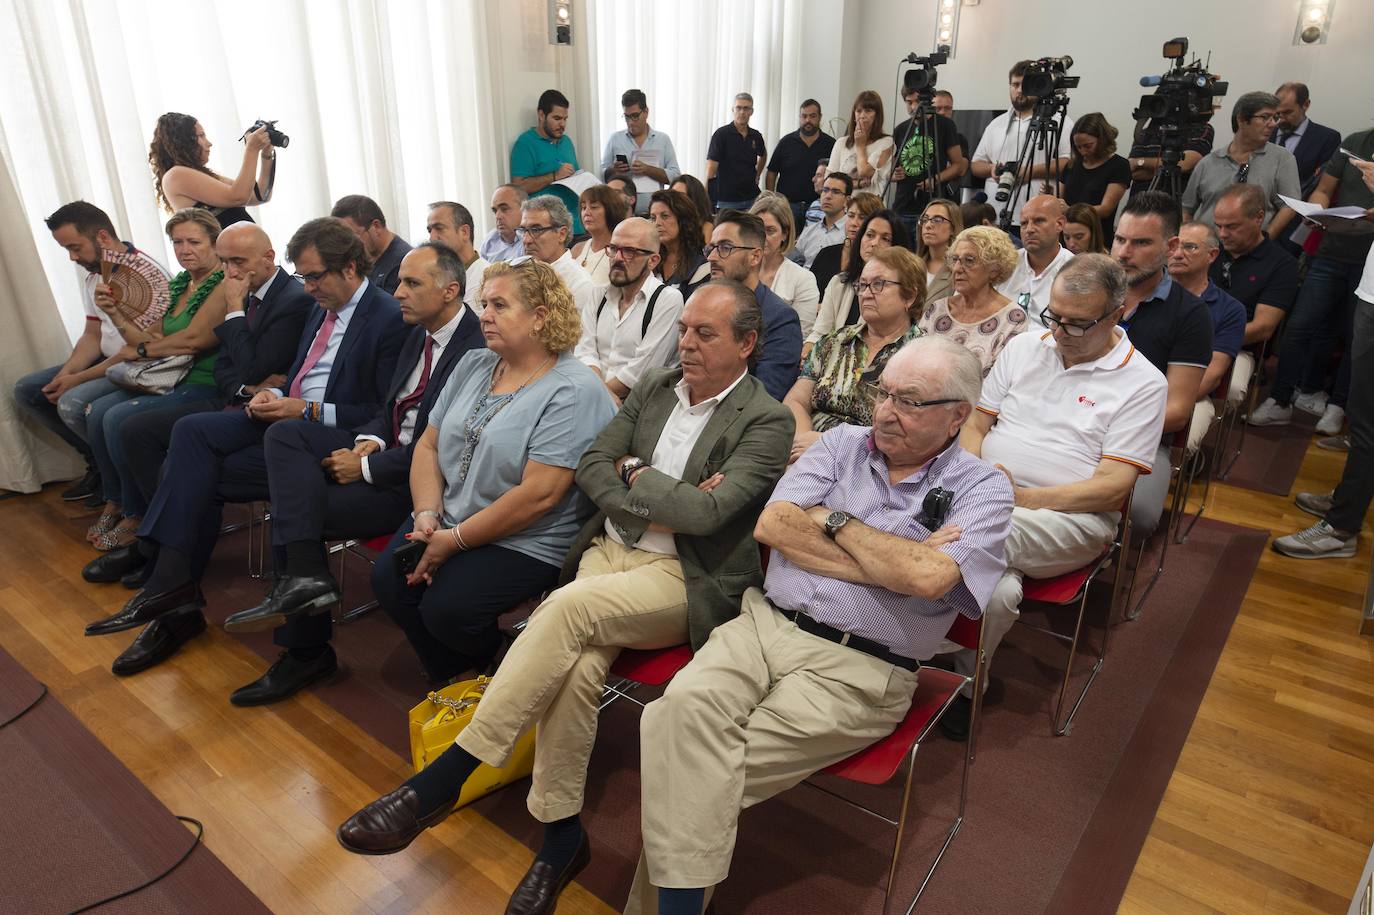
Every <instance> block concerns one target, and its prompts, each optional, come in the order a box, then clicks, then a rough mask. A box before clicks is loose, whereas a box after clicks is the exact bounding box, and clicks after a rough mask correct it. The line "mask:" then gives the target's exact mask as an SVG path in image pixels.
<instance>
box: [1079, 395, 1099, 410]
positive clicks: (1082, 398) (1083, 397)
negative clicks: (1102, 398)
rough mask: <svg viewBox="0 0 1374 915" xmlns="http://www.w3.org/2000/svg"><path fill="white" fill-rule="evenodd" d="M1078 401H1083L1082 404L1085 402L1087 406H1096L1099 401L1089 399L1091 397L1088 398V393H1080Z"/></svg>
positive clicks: (1084, 404)
mask: <svg viewBox="0 0 1374 915" xmlns="http://www.w3.org/2000/svg"><path fill="white" fill-rule="evenodd" d="M1078 402H1079V403H1081V404H1083V406H1085V407H1095V406H1097V401H1095V400H1089V399H1088V396H1087V395H1086V394H1079V395H1078Z"/></svg>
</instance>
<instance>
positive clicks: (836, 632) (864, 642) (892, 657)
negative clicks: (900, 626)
mask: <svg viewBox="0 0 1374 915" xmlns="http://www.w3.org/2000/svg"><path fill="white" fill-rule="evenodd" d="M782 615H783V616H785V617H787V618H788V619H789V620H791V621H792V622H794V623H796V624H797V628H798V629H800V630H801V631H802V632H807V633H810V634H811V635H814V636H818V637H820V638H822V639H825V640H826V641H827V642H838V643H839V644H841V645H843V646H844V647H846V648H853V649H854V650H855V651H862V652H863V653H864V654H866V655H868V656H869V657H874V658H877V659H878V660H879V661H886V662H887V663H889V664H891V665H893V666H894V667H900V668H902V669H903V670H910V671H913V672H914V671H917V670H920V669H921V662H920V661H917V660H916V659H915V658H908V657H906V656H905V655H900V654H896V653H895V652H893V651H892V650H891V649H889V648H888V647H887V646H886V645H882V644H879V643H878V642H875V641H873V640H872V639H866V638H864V637H863V636H858V635H853V634H852V633H848V632H845V631H844V630H843V629H836V628H835V627H834V626H827V625H826V624H825V623H822V622H820V621H818V620H816V619H814V618H813V617H810V616H807V615H806V614H805V613H802V612H801V611H799V610H784V611H782Z"/></svg>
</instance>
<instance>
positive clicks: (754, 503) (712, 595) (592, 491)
mask: <svg viewBox="0 0 1374 915" xmlns="http://www.w3.org/2000/svg"><path fill="white" fill-rule="evenodd" d="M681 380H682V370H681V369H658V370H655V371H653V372H649V373H648V374H646V375H645V376H644V377H643V378H641V379H640V381H639V383H638V384H636V385H635V386H634V390H633V391H631V392H630V396H629V397H627V398H626V399H625V404H624V406H622V407H621V408H620V412H619V413H617V414H616V416H615V418H614V419H612V420H611V422H610V424H609V425H607V426H606V428H604V429H602V430H601V434H600V435H599V436H597V439H596V441H595V442H594V443H592V446H591V448H589V449H588V450H587V452H586V454H584V455H582V461H581V463H580V464H578V467H577V477H576V479H577V485H578V486H579V487H580V488H581V489H582V491H583V492H584V493H586V495H587V496H588V498H590V499H591V500H592V501H593V502H595V503H596V506H597V508H598V509H600V511H598V512H597V514H596V516H595V517H593V518H592V519H591V520H590V521H589V522H587V525H586V526H585V527H584V528H583V529H582V532H581V534H580V535H579V536H578V539H577V541H576V542H575V543H574V544H573V547H572V549H571V550H570V551H569V552H568V559H567V561H566V562H565V564H564V566H563V580H564V581H570V580H572V578H574V577H575V576H576V574H577V564H578V562H579V561H580V559H581V557H582V553H583V551H584V550H586V549H587V546H588V544H590V543H591V541H592V539H593V538H595V537H597V536H599V535H601V534H604V533H605V522H606V520H607V519H608V518H609V519H610V522H611V524H612V525H614V527H615V530H616V532H617V533H618V534H620V537H621V539H623V540H624V541H625V543H627V544H629V545H630V546H634V545H635V544H636V543H638V542H639V538H640V537H641V536H643V534H644V532H645V530H647V529H648V527H649V524H650V523H652V522H657V523H659V524H661V525H663V526H664V527H666V528H669V529H670V530H672V531H674V532H675V536H674V538H673V539H674V540H675V541H676V543H677V551H678V559H679V561H681V563H682V572H683V579H684V581H685V583H686V586H687V622H688V632H689V633H690V635H691V640H692V649H693V650H696V649H697V648H700V647H701V646H702V645H703V644H705V642H706V637H707V636H709V635H710V634H711V630H712V629H714V628H715V627H716V626H718V625H719V624H721V623H723V622H725V621H726V620H729V619H733V618H734V617H735V616H737V615H739V609H740V598H741V596H742V595H743V594H744V591H745V589H747V588H750V587H758V586H761V585H762V584H763V572H762V570H761V569H760V567H759V547H758V544H757V543H756V542H755V541H754V525H755V524H756V523H757V521H758V516H759V512H760V511H761V510H762V508H763V505H764V502H765V501H766V500H767V498H768V496H769V495H770V494H771V493H772V492H773V487H774V486H775V485H776V484H777V482H778V479H779V478H780V477H781V476H782V474H783V471H785V470H786V469H787V455H788V452H789V451H790V450H791V447H792V436H793V433H794V431H795V428H796V423H795V421H794V420H793V418H792V411H791V410H789V409H788V408H787V407H784V406H783V405H782V404H780V403H778V402H777V401H776V400H774V399H773V398H772V397H770V396H769V395H768V392H767V391H766V390H764V387H763V384H762V383H761V382H759V380H758V379H757V378H755V377H754V376H752V375H746V376H745V377H744V380H742V381H741V382H740V383H739V384H738V385H737V386H736V387H735V389H734V390H733V391H731V392H730V393H729V395H728V396H726V398H725V400H724V401H722V402H721V403H720V404H719V405H718V406H717V407H716V411H715V413H714V414H712V416H711V418H710V420H708V421H707V423H706V428H705V429H703V430H702V432H701V437H700V438H699V439H697V442H696V445H695V446H694V447H693V448H692V453H691V454H690V455H689V456H688V458H687V465H686V467H685V469H684V470H683V474H682V479H681V480H678V479H674V478H673V477H670V476H668V475H667V474H664V473H660V472H659V471H657V470H655V469H653V468H650V469H648V470H646V471H644V472H643V473H641V474H640V475H639V476H638V477H636V478H635V485H634V488H633V489H631V488H629V487H627V486H626V485H625V484H624V483H622V482H621V481H620V476H619V474H617V473H616V470H615V462H616V461H618V460H619V459H620V458H622V457H624V456H625V455H627V454H632V455H634V456H636V457H639V458H642V459H644V460H645V461H651V460H652V459H653V456H654V448H655V446H656V445H657V444H658V439H659V435H660V434H661V433H662V432H663V427H664V425H666V424H667V422H668V417H669V416H670V415H671V414H672V412H673V407H674V406H675V405H676V404H677V402H678V400H677V394H676V392H675V391H674V390H673V389H674V387H675V386H676V385H677V383H678V382H679V381H681ZM716 473H722V474H724V475H725V481H724V482H723V483H721V484H720V485H719V486H717V487H716V488H715V490H713V491H712V492H709V493H708V492H702V491H701V490H699V489H697V484H698V483H700V482H701V481H702V480H705V479H706V478H707V477H710V476H711V475H713V474H716Z"/></svg>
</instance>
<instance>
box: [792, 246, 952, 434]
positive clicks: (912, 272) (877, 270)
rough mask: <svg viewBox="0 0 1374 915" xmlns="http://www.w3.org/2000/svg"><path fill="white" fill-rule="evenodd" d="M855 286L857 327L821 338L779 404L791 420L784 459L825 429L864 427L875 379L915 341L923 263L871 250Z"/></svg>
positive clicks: (897, 251) (903, 253)
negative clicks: (789, 444)
mask: <svg viewBox="0 0 1374 915" xmlns="http://www.w3.org/2000/svg"><path fill="white" fill-rule="evenodd" d="M855 288H856V289H857V292H858V302H859V322H858V323H857V324H849V325H847V326H845V327H841V328H840V329H839V330H836V331H832V332H830V333H828V334H826V335H825V336H823V337H821V339H820V340H819V341H818V342H817V343H816V346H815V347H814V348H813V349H812V350H811V354H810V355H809V356H807V358H806V361H805V362H804V363H803V364H802V372H801V377H800V378H798V379H797V383H796V384H794V385H792V390H790V391H788V392H787V397H785V398H784V399H783V403H784V404H786V405H787V406H788V407H790V408H791V409H792V414H793V415H794V416H795V417H796V420H797V431H796V435H795V437H794V438H793V441H792V454H791V457H790V461H795V460H796V459H797V458H799V457H801V454H802V452H803V451H805V450H806V449H807V448H810V447H811V446H812V445H813V444H815V442H816V440H817V439H819V438H820V437H821V433H822V432H824V431H826V430H827V429H831V428H833V427H835V426H838V425H840V424H842V423H848V424H849V425H853V426H869V425H872V424H873V400H874V397H875V396H876V394H877V384H878V376H879V375H881V374H882V373H883V367H884V366H886V365H887V361H888V359H890V358H892V355H893V354H894V353H896V352H897V350H899V349H901V348H902V344H904V343H906V342H907V341H908V340H912V339H915V338H916V337H919V336H920V335H921V330H920V328H919V327H918V326H917V324H916V322H917V320H918V319H919V318H920V317H921V309H922V307H923V306H924V304H925V297H926V265H925V264H924V263H922V261H921V259H920V258H919V257H917V256H916V255H914V254H912V253H911V252H910V251H908V250H907V249H906V248H897V247H891V248H882V249H879V250H877V251H874V252H872V254H871V255H870V256H869V258H868V260H867V262H866V263H865V264H864V268H863V273H862V274H860V276H859V279H858V282H857V283H855Z"/></svg>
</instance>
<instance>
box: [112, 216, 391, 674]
mask: <svg viewBox="0 0 1374 915" xmlns="http://www.w3.org/2000/svg"><path fill="white" fill-rule="evenodd" d="M286 256H287V258H288V259H289V260H290V261H291V262H292V263H293V264H295V266H296V270H297V271H298V273H297V276H298V277H299V279H300V280H301V281H302V282H304V284H305V291H306V292H307V293H309V294H310V295H311V296H313V297H314V299H315V301H316V302H318V303H319V305H320V309H319V310H318V311H317V313H316V314H315V315H314V316H313V317H312V318H311V319H310V321H309V322H307V324H306V327H305V333H303V334H302V335H301V339H300V343H299V345H298V346H297V349H296V359H295V362H294V363H293V364H292V366H291V368H290V370H289V371H288V372H287V373H286V381H285V382H284V384H285V385H286V387H285V388H284V389H283V388H266V389H262V390H259V391H258V392H257V393H256V394H254V395H253V397H252V398H251V399H250V400H249V401H248V403H247V404H246V405H245V406H244V408H243V410H242V411H241V412H240V411H238V410H226V411H224V412H222V413H202V414H198V415H196V416H187V417H185V418H184V419H182V420H181V421H180V422H178V423H177V424H176V427H175V428H174V429H173V430H172V447H171V450H170V451H169V452H168V454H167V460H166V462H165V464H164V469H163V478H162V482H161V483H159V484H158V487H157V492H156V493H155V494H154V496H153V500H152V502H151V503H150V505H149V508H148V513H147V514H146V515H144V517H143V524H142V526H141V527H140V528H139V531H138V533H139V536H140V537H143V538H146V539H149V540H152V541H154V542H156V543H157V545H158V554H157V560H156V562H154V564H153V569H152V571H151V573H150V574H149V576H148V580H147V582H146V583H145V584H144V586H143V588H142V589H140V590H139V591H138V593H136V594H135V595H134V596H133V597H132V598H130V600H129V602H128V603H127V604H125V605H124V608H123V609H122V610H120V611H119V612H118V613H116V614H114V615H113V616H111V617H108V618H107V619H103V620H99V621H97V622H94V623H91V624H90V625H89V626H87V627H86V634H87V635H104V634H106V633H111V632H120V631H122V630H125V629H133V628H135V627H138V626H144V625H145V624H147V625H146V626H145V628H144V630H143V631H142V632H140V633H139V635H138V637H137V638H136V639H135V640H134V642H133V644H132V645H130V646H129V648H128V649H126V650H125V651H124V653H123V654H121V655H120V656H119V657H118V658H117V659H116V660H115V663H114V667H113V670H114V672H115V673H116V674H120V675H124V674H131V673H136V672H138V671H140V670H144V669H146V668H148V667H151V666H153V665H154V664H157V663H158V662H160V661H162V660H164V659H165V658H167V657H170V656H171V654H172V653H173V652H175V651H176V650H177V648H179V647H180V646H181V645H182V644H184V643H185V642H187V641H188V640H190V639H191V638H193V637H195V636H196V635H198V634H199V633H200V632H202V631H204V629H205V617H204V615H203V614H202V613H201V612H200V610H201V607H203V606H204V605H205V598H204V597H203V596H202V595H201V593H200V586H199V581H200V577H201V575H202V573H203V572H204V570H205V566H206V564H207V563H208V562H209V558H210V553H211V551H212V550H213V549H214V545H215V540H216V539H217V538H218V536H219V529H220V515H221V512H222V508H223V504H224V503H225V502H246V501H251V500H254V499H263V498H267V496H268V492H267V485H266V481H267V466H266V462H265V461H264V458H263V448H262V442H263V437H264V436H265V435H266V432H267V429H268V428H269V426H270V425H271V424H273V423H276V422H280V421H283V420H292V419H304V420H307V421H309V422H312V423H318V424H321V425H325V426H337V427H340V428H344V429H352V428H357V427H358V426H361V425H362V424H363V423H365V422H367V421H368V420H369V419H371V418H372V416H373V414H375V413H376V412H377V411H378V410H379V409H380V408H381V405H382V401H383V400H385V398H386V392H387V385H388V384H389V383H390V381H391V376H392V375H393V374H394V373H395V371H396V361H397V358H398V356H399V354H400V349H401V345H402V344H403V343H404V342H405V337H406V326H405V322H404V321H403V320H402V319H401V311H400V307H399V306H398V305H397V303H396V300H395V299H393V298H392V297H391V296H390V295H388V294H387V293H386V292H384V291H383V290H381V289H380V288H378V287H376V286H374V285H373V284H371V283H369V282H368V280H367V278H366V277H367V271H368V269H369V268H370V267H371V262H370V261H369V260H368V257H367V253H366V252H365V251H364V249H363V244H362V242H361V241H359V240H358V237H357V236H356V235H354V234H353V232H352V231H350V230H349V228H348V226H346V225H344V223H343V222H341V221H340V220H338V219H334V218H333V217H323V218H321V219H313V220H311V221H310V222H307V223H306V224H305V225H303V226H301V227H300V228H299V229H297V230H296V234H295V235H293V236H292V237H291V241H290V242H289V243H288V244H287V247H286Z"/></svg>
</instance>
